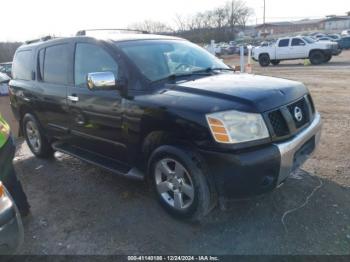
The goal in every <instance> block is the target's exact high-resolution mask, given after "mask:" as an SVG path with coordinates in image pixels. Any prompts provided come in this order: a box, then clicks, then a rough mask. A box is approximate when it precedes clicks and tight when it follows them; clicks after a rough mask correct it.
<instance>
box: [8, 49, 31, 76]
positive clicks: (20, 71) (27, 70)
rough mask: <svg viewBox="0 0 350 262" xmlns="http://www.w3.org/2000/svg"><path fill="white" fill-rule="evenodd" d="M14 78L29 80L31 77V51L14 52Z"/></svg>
mask: <svg viewBox="0 0 350 262" xmlns="http://www.w3.org/2000/svg"><path fill="white" fill-rule="evenodd" d="M12 76H13V78H14V79H20V80H31V79H32V51H31V50H28V51H19V52H17V53H16V55H15V58H14V61H13V72H12Z"/></svg>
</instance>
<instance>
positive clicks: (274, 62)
mask: <svg viewBox="0 0 350 262" xmlns="http://www.w3.org/2000/svg"><path fill="white" fill-rule="evenodd" d="M280 62H281V61H280V60H271V64H272V65H274V66H276V65H279V63H280Z"/></svg>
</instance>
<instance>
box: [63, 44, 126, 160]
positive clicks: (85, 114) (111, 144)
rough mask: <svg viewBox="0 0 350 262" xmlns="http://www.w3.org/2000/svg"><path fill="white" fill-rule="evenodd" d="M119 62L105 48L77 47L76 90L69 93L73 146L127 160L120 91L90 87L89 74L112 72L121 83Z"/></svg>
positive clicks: (87, 45)
mask: <svg viewBox="0 0 350 262" xmlns="http://www.w3.org/2000/svg"><path fill="white" fill-rule="evenodd" d="M119 69H120V68H119V65H118V62H117V61H116V60H115V59H114V58H113V55H112V54H111V53H109V51H108V50H107V49H105V48H104V47H103V46H101V45H98V44H95V43H87V42H78V43H76V45H75V57H74V86H72V87H70V88H69V90H68V104H69V110H70V130H71V133H72V143H73V144H74V145H76V146H79V147H83V148H84V149H87V150H90V151H93V152H94V153H99V154H101V155H104V156H108V157H111V158H113V159H115V160H121V161H124V160H126V146H125V145H124V143H123V140H122V110H121V103H122V97H121V95H120V92H119V90H94V91H91V90H89V89H88V87H87V74H88V73H93V72H112V73H114V75H115V78H116V79H118V74H119V71H120V70H119Z"/></svg>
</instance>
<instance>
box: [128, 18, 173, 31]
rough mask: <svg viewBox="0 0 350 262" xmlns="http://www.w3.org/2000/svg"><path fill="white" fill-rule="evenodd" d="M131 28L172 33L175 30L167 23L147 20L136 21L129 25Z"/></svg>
mask: <svg viewBox="0 0 350 262" xmlns="http://www.w3.org/2000/svg"><path fill="white" fill-rule="evenodd" d="M128 28H129V29H135V30H141V31H147V32H150V33H170V32H173V31H174V30H173V29H172V28H171V27H170V26H168V25H167V24H165V23H162V22H158V21H152V20H145V21H143V22H139V23H134V24H131V25H129V26H128Z"/></svg>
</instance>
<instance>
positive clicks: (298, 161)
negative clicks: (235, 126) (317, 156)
mask: <svg viewBox="0 0 350 262" xmlns="http://www.w3.org/2000/svg"><path fill="white" fill-rule="evenodd" d="M321 127H322V122H321V117H320V115H319V114H318V113H316V114H315V117H314V120H313V121H312V123H311V124H310V125H309V126H308V127H307V128H306V129H304V130H303V131H301V132H300V133H298V134H297V135H296V136H294V137H293V138H292V139H290V140H288V141H285V142H281V143H275V144H270V145H268V146H264V147H258V148H254V149H250V150H249V151H242V152H239V153H218V152H212V151H210V152H209V151H201V155H202V156H203V157H204V159H205V161H206V163H207V164H208V166H209V169H210V171H211V174H212V178H213V181H214V183H215V186H216V189H217V191H218V194H219V195H220V196H224V197H246V196H250V195H256V194H262V193H265V192H268V191H271V190H273V189H274V188H276V187H277V186H278V185H279V184H281V183H282V182H283V181H284V180H285V179H287V177H288V176H289V174H290V173H291V172H293V171H294V170H295V169H297V168H298V167H300V166H301V165H302V164H303V163H304V162H305V161H306V160H307V159H308V158H309V156H310V155H311V154H312V153H313V152H314V150H315V148H316V147H317V145H318V143H319V141H320V136H321Z"/></svg>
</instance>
